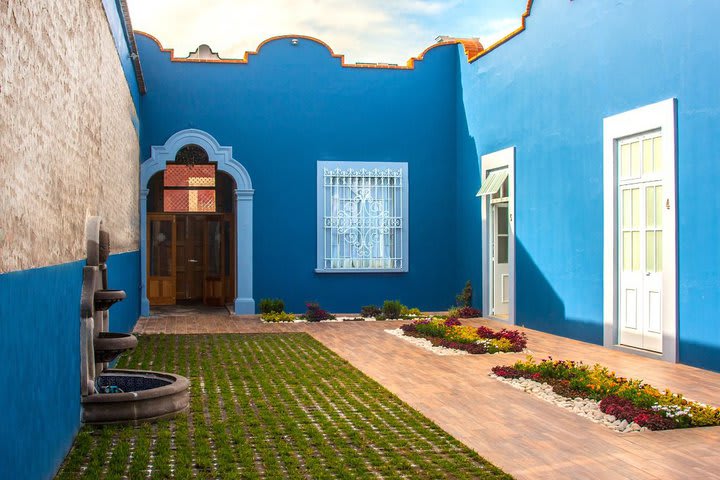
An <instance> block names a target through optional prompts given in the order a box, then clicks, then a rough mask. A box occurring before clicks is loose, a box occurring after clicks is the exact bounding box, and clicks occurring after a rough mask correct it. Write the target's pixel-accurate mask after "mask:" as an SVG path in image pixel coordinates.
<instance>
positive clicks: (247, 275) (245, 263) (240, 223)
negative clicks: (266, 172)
mask: <svg viewBox="0 0 720 480" xmlns="http://www.w3.org/2000/svg"><path fill="white" fill-rule="evenodd" d="M190 144H195V145H199V146H200V147H202V148H204V149H205V151H206V152H207V154H208V157H209V159H210V161H211V162H215V163H217V169H218V170H220V171H222V172H225V173H227V174H228V175H230V176H231V177H232V178H233V179H234V180H235V186H236V189H235V192H234V193H235V242H236V245H235V246H236V252H237V254H236V256H235V257H236V261H235V313H236V314H238V315H242V314H252V313H255V300H253V294H252V279H253V275H252V238H253V233H252V226H253V218H252V211H253V194H254V192H255V191H254V190H253V188H252V182H251V181H250V175H249V174H248V172H247V170H245V167H243V166H242V165H241V164H240V162H238V161H237V160H235V159H234V158H232V147H223V146H221V145H220V144H219V143H218V142H217V140H215V138H213V136H212V135H210V134H209V133H207V132H204V131H202V130H197V129H194V128H190V129H187V130H181V131H179V132H177V133H175V134H174V135H172V136H171V137H170V138H168V140H167V141H166V142H165V145H163V146H152V147H151V148H150V158H148V159H147V160H146V161H145V162H143V163H142V164H141V165H140V272H141V277H140V278H141V280H140V281H141V286H142V293H141V295H140V314H141V315H143V316H148V315H150V301H149V300H148V297H147V195H148V191H149V190H148V183H149V182H150V179H151V178H152V176H153V175H155V174H156V173H158V172H161V171H163V170H165V166H166V165H167V163H168V162H174V161H175V155H177V152H178V150H180V149H181V148H182V147H184V146H186V145H190Z"/></svg>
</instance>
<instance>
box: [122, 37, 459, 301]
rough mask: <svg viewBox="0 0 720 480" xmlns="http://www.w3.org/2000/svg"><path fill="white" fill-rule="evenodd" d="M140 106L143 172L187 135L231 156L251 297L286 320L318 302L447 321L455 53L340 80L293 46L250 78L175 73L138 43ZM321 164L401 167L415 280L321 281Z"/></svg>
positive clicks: (271, 50)
mask: <svg viewBox="0 0 720 480" xmlns="http://www.w3.org/2000/svg"><path fill="white" fill-rule="evenodd" d="M136 38H137V42H138V48H139V50H140V57H141V60H142V67H143V72H144V75H145V81H146V84H147V86H148V93H147V95H145V96H143V98H142V124H143V135H142V139H141V145H142V152H143V157H144V158H149V156H150V146H151V145H163V144H164V143H165V141H166V140H167V139H168V137H169V136H170V135H172V134H174V133H175V132H177V131H179V130H182V129H185V128H198V129H201V130H204V131H206V132H208V133H210V134H211V135H213V136H214V137H215V138H216V139H217V140H218V141H219V142H220V144H221V145H229V146H232V147H233V156H234V158H235V159H236V160H238V161H239V162H241V163H242V164H243V165H244V166H245V168H246V169H247V170H248V172H249V173H250V176H251V178H252V182H253V187H254V188H255V199H254V239H253V243H254V247H253V248H254V252H253V253H254V262H253V263H254V297H255V300H256V302H257V301H258V300H259V299H261V298H263V297H271V296H272V297H282V298H284V299H285V301H286V306H287V308H288V309H289V310H290V311H295V312H298V311H303V310H304V302H305V301H307V300H318V301H320V303H321V305H323V306H324V307H326V308H328V309H330V310H333V311H350V312H357V311H358V310H359V308H360V307H361V306H362V305H365V304H368V303H375V304H378V303H381V302H382V301H383V300H384V299H393V298H397V299H399V300H401V301H402V302H403V303H405V304H408V305H412V306H419V307H421V308H425V309H440V308H447V306H448V305H450V304H451V303H452V301H453V300H454V295H455V293H456V291H457V290H459V289H460V287H461V286H462V284H458V283H457V282H456V281H455V277H456V275H455V264H456V261H457V259H456V255H455V238H454V237H455V225H456V220H455V215H454V213H453V212H454V211H455V189H454V184H455V114H456V110H455V106H456V88H455V84H456V79H457V77H456V72H457V62H458V58H457V53H456V49H455V48H454V46H444V47H438V48H435V49H433V50H431V51H430V52H428V53H427V55H426V58H425V60H424V61H422V62H417V64H416V65H417V66H416V68H415V70H412V71H403V70H390V69H371V68H343V67H341V65H340V60H339V59H337V58H333V57H332V56H331V55H330V53H329V51H328V49H327V48H326V47H325V46H323V45H321V44H319V43H316V42H314V41H311V40H306V39H301V40H300V43H299V45H297V46H292V45H291V43H290V40H289V39H279V40H275V41H271V42H269V43H267V44H265V45H264V46H263V47H262V49H261V51H260V53H259V54H258V55H253V56H251V57H250V61H249V63H248V64H208V63H181V62H170V61H169V54H168V53H165V52H161V51H160V49H159V47H158V45H157V44H156V43H155V42H154V41H152V40H151V39H149V38H147V37H145V36H143V35H137V36H136ZM318 160H346V161H365V162H372V161H388V162H408V163H409V167H408V168H409V185H410V191H409V195H410V212H409V215H410V227H409V228H410V247H409V248H410V266H409V272H408V273H400V274H316V273H315V272H314V269H315V267H316V258H315V251H316V223H315V222H316V164H317V161H318Z"/></svg>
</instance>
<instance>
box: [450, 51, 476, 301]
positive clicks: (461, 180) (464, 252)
mask: <svg viewBox="0 0 720 480" xmlns="http://www.w3.org/2000/svg"><path fill="white" fill-rule="evenodd" d="M460 48H461V47H460ZM463 55H464V53H463V52H462V51H461V50H459V51H458V58H459V59H460V60H459V62H462V61H464V60H463V59H464V57H463ZM457 68H458V70H457V80H456V87H455V89H456V95H457V96H456V100H455V109H456V111H455V156H456V162H455V168H456V171H455V183H456V188H455V192H456V193H455V195H456V197H455V204H456V208H455V215H456V218H455V224H456V258H455V264H456V268H455V271H456V277H455V278H456V279H455V282H456V285H455V287H456V288H455V289H456V290H457V291H458V292H459V291H460V290H461V289H462V288H463V286H464V285H465V282H466V281H467V280H470V281H471V282H472V286H473V302H472V303H473V307H475V308H479V309H481V310H482V306H483V305H482V210H481V209H482V205H483V202H482V201H481V199H479V198H477V197H476V196H475V195H476V194H477V191H478V189H479V188H480V157H479V155H478V151H477V144H476V142H475V138H474V137H473V136H472V135H470V129H469V127H468V120H467V112H466V110H465V101H464V97H463V86H462V81H461V76H460V71H459V64H458V66H457Z"/></svg>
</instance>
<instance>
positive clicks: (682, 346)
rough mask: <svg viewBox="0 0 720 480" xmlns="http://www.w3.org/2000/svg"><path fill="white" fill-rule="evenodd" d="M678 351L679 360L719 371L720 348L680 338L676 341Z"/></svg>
mask: <svg viewBox="0 0 720 480" xmlns="http://www.w3.org/2000/svg"><path fill="white" fill-rule="evenodd" d="M716 321H717V320H716ZM717 328H720V327H717ZM678 351H679V352H680V355H679V357H680V358H679V360H678V361H679V362H681V363H684V364H686V365H692V366H693V367H698V368H705V369H708V370H713V371H715V372H720V348H718V347H716V346H714V345H707V344H703V343H697V342H690V341H683V340H682V339H680V341H679V342H678Z"/></svg>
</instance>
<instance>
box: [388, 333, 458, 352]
mask: <svg viewBox="0 0 720 480" xmlns="http://www.w3.org/2000/svg"><path fill="white" fill-rule="evenodd" d="M385 333H389V334H390V335H395V336H396V337H399V338H402V339H403V340H405V341H406V342H408V343H412V344H413V345H416V346H418V347H421V348H424V349H425V350H429V351H431V352H432V353H434V354H435V355H470V354H469V353H468V352H466V351H465V350H456V349H454V348H445V347H438V346H435V345H433V344H432V343H431V342H430V340H427V339H425V338H419V337H408V336H407V335H405V332H403V330H402V328H396V329H394V330H385Z"/></svg>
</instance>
